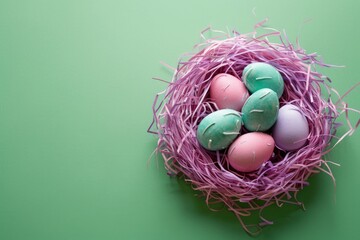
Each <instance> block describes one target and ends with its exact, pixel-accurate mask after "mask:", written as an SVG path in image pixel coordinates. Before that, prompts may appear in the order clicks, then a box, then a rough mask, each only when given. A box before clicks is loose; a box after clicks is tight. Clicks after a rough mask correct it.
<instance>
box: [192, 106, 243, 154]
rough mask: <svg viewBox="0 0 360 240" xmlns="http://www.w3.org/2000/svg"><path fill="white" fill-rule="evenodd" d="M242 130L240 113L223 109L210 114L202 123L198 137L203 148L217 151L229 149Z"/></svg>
mask: <svg viewBox="0 0 360 240" xmlns="http://www.w3.org/2000/svg"><path fill="white" fill-rule="evenodd" d="M240 129H241V116H240V113H239V112H237V111H235V110H232V109H222V110H218V111H215V112H212V113H210V114H209V115H207V116H206V117H205V118H204V119H203V120H202V121H201V122H200V124H199V126H198V129H197V133H196V136H197V139H198V141H199V143H200V145H201V146H203V147H204V148H206V149H208V150H212V151H216V150H221V149H225V148H227V147H228V146H229V145H230V144H231V143H232V142H233V141H234V140H235V138H236V137H237V136H238V135H239V134H240Z"/></svg>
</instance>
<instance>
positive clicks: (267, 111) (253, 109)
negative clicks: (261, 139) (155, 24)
mask: <svg viewBox="0 0 360 240" xmlns="http://www.w3.org/2000/svg"><path fill="white" fill-rule="evenodd" d="M278 111H279V100H278V98H277V95H276V93H275V92H274V91H273V90H271V89H269V88H263V89H260V90H258V91H256V92H255V93H253V94H252V95H250V97H249V98H248V99H247V101H246V102H245V104H244V106H243V108H242V113H243V115H242V117H243V118H242V120H243V123H244V126H245V128H246V129H247V130H249V131H253V132H254V131H256V132H258V131H260V132H263V131H267V130H269V129H270V128H271V127H272V126H273V125H274V123H275V122H276V118H277V115H278Z"/></svg>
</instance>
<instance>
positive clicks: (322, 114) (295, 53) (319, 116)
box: [149, 25, 359, 232]
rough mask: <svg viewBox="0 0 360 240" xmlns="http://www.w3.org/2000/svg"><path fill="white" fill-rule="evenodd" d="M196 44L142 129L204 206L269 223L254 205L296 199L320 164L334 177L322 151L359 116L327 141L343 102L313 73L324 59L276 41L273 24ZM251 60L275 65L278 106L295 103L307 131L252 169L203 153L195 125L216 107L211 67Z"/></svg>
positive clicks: (237, 68) (230, 67)
mask: <svg viewBox="0 0 360 240" xmlns="http://www.w3.org/2000/svg"><path fill="white" fill-rule="evenodd" d="M258 26H260V25H258ZM207 31H211V30H210V29H207ZM217 33H218V32H217ZM202 36H203V35H202ZM269 36H277V37H278V39H279V40H280V41H279V43H273V42H270V41H269V40H268V37H269ZM197 49H198V52H197V53H196V54H194V55H192V56H191V57H190V59H189V60H187V61H183V62H180V63H179V65H178V68H177V69H176V70H175V73H174V77H173V81H172V82H171V83H169V85H168V87H167V89H166V91H165V92H164V93H163V94H158V95H157V96H156V98H155V102H154V105H153V114H154V122H153V124H152V125H151V126H150V128H149V132H151V133H155V134H157V135H158V137H159V141H158V147H157V149H156V151H157V152H160V153H161V154H162V156H163V159H164V163H165V167H166V169H167V170H168V173H169V174H170V175H182V176H184V177H185V179H186V181H188V182H190V183H191V184H192V186H193V188H194V189H195V190H198V191H200V192H201V193H202V194H203V195H204V196H205V199H206V203H207V205H208V206H209V207H211V206H210V205H211V204H213V203H219V202H222V203H224V204H226V207H227V208H228V209H229V210H230V211H232V212H234V213H235V215H236V216H237V218H238V219H239V221H240V223H241V224H242V226H243V227H244V229H245V230H246V231H248V232H253V231H250V228H249V225H247V224H245V223H244V221H243V218H244V217H246V216H250V215H251V214H252V213H254V212H257V211H258V212H259V223H258V224H257V226H258V227H261V226H264V225H268V224H272V222H271V221H269V220H266V219H265V218H264V217H263V216H262V214H261V212H262V210H263V209H264V208H266V207H268V206H270V205H272V204H276V205H278V206H281V205H283V204H284V203H285V204H286V203H287V204H296V205H300V206H302V203H301V202H300V201H299V200H298V199H297V193H298V192H299V191H300V190H301V189H303V187H304V186H306V185H308V184H309V183H308V182H307V179H308V178H309V176H311V175H312V174H314V173H319V172H320V171H322V172H325V173H327V174H328V175H330V176H331V178H332V179H333V180H334V177H333V175H332V172H331V169H330V167H329V165H328V164H329V163H333V162H331V161H328V160H325V159H324V155H325V154H326V153H328V152H329V151H331V149H332V148H333V147H334V146H335V145H336V144H337V143H338V142H340V141H341V140H342V139H343V138H344V137H345V136H347V135H351V134H352V133H353V132H354V131H355V129H356V127H357V125H358V124H359V122H358V123H357V125H356V126H355V127H353V126H352V125H351V123H350V121H347V125H348V128H349V130H348V131H347V132H346V133H345V134H344V135H343V136H342V137H336V138H337V139H338V140H337V142H336V143H333V144H331V142H330V140H331V139H332V138H333V137H334V136H335V132H336V129H337V127H338V126H339V125H341V124H340V123H336V122H335V120H336V118H337V117H338V116H339V115H340V114H342V113H345V114H346V116H347V112H348V108H347V104H346V103H345V102H344V101H343V100H342V98H343V97H341V96H340V95H339V94H338V93H337V92H336V90H334V89H333V88H331V87H330V85H329V83H330V79H329V78H328V77H326V76H324V75H322V74H321V73H318V72H316V69H315V68H316V66H326V67H330V65H327V64H324V63H322V62H321V61H320V60H318V55H317V54H315V53H312V54H306V53H305V51H304V50H303V49H301V48H300V46H296V47H295V46H294V45H292V44H291V43H290V42H289V41H288V40H287V39H286V36H285V40H284V37H283V36H282V35H281V34H280V32H278V31H276V30H270V32H269V33H267V34H264V35H261V36H256V33H255V32H254V33H249V34H239V33H237V32H233V33H232V35H231V36H229V35H228V34H225V33H220V36H218V37H215V38H211V39H206V38H204V42H203V43H201V44H199V45H198V46H197ZM252 62H266V63H269V64H271V65H272V66H274V67H276V68H277V69H278V71H279V72H280V73H281V75H282V77H283V79H284V84H285V89H284V93H283V95H282V97H281V98H280V107H281V106H283V105H284V104H286V103H292V104H294V105H296V106H298V107H299V108H300V109H301V110H302V112H303V113H304V115H305V116H306V118H307V121H308V123H309V136H308V142H307V144H306V145H305V146H304V147H302V148H301V149H299V150H297V151H293V152H283V151H280V150H278V149H276V150H275V152H274V154H273V157H272V159H271V160H270V161H267V162H266V163H265V164H263V166H262V167H261V168H260V169H259V170H258V171H256V172H252V173H239V172H236V171H235V170H233V169H232V168H231V167H230V166H229V165H228V164H227V161H226V150H225V151H217V152H210V151H207V150H205V149H204V148H202V147H201V146H200V145H199V143H198V141H197V138H196V130H197V126H198V124H199V123H200V121H201V120H202V119H203V118H204V117H205V116H207V115H208V114H209V113H211V112H213V111H216V110H217V107H216V105H215V104H214V103H213V102H212V101H211V100H210V99H209V87H210V81H211V79H212V78H213V77H214V76H215V75H216V74H219V73H229V74H231V75H233V76H235V77H237V78H239V79H240V78H241V75H242V71H243V69H244V68H245V67H246V66H247V65H248V64H250V63H252ZM331 93H334V94H335V95H336V96H337V97H338V101H337V102H336V103H333V101H332V100H331V99H330V94H331ZM160 95H163V99H162V100H159V96H160ZM151 128H155V130H150V129H151Z"/></svg>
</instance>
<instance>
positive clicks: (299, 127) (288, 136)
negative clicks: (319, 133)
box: [273, 104, 309, 151]
mask: <svg viewBox="0 0 360 240" xmlns="http://www.w3.org/2000/svg"><path fill="white" fill-rule="evenodd" d="M308 135H309V124H308V121H307V120H306V117H305V116H304V114H303V113H302V111H301V110H300V108H298V107H297V106H295V105H292V104H287V105H284V106H283V107H281V108H280V110H279V115H278V119H277V121H276V124H275V126H274V129H273V137H274V140H275V144H276V146H277V147H278V148H280V149H282V150H286V151H293V150H297V149H299V148H301V147H302V146H304V145H305V143H306V141H307V137H308Z"/></svg>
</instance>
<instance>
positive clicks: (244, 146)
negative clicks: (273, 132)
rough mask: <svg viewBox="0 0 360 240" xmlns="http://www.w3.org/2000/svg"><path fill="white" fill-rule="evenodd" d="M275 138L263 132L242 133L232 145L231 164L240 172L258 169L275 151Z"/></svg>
mask: <svg viewBox="0 0 360 240" xmlns="http://www.w3.org/2000/svg"><path fill="white" fill-rule="evenodd" d="M274 147H275V142H274V139H273V138H272V137H271V136H270V135H268V134H265V133H262V132H251V133H246V134H244V135H241V136H240V137H239V138H237V139H236V140H235V141H234V142H233V143H232V144H231V146H230V148H229V151H228V155H227V157H228V161H229V164H230V165H231V166H232V167H233V168H234V169H236V170H238V171H240V172H252V171H255V170H258V169H259V168H260V167H261V165H262V164H263V163H265V162H266V161H268V160H269V159H270V157H271V155H272V153H273V151H274Z"/></svg>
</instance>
